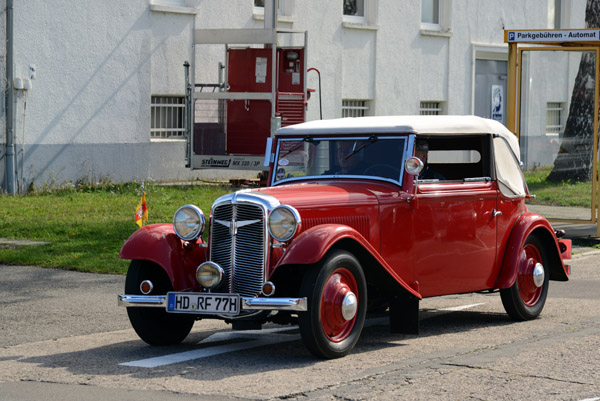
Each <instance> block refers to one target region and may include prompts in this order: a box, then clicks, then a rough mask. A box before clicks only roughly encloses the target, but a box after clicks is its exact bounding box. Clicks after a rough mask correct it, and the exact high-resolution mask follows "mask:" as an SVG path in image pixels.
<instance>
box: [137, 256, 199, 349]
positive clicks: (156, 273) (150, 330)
mask: <svg viewBox="0 0 600 401" xmlns="http://www.w3.org/2000/svg"><path fill="white" fill-rule="evenodd" d="M144 280H150V281H151V282H152V284H153V285H154V288H153V290H152V292H151V293H150V294H149V295H165V294H166V293H167V292H169V291H172V290H173V286H172V285H171V280H169V276H167V273H165V271H164V270H163V269H162V268H161V267H160V266H158V265H156V264H154V263H151V262H147V261H142V260H132V261H131V264H130V265H129V270H128V271H127V278H126V279H125V293H126V294H133V295H136V294H137V295H140V294H141V293H142V292H141V290H140V283H141V282H142V281H144ZM127 315H128V316H129V321H130V322H131V325H132V326H133V329H134V330H135V332H136V333H137V335H138V336H139V337H140V338H141V339H142V340H144V341H145V342H147V343H148V344H150V345H171V344H179V343H180V342H181V341H183V339H184V338H186V337H187V335H188V334H189V333H190V330H192V326H193V325H194V320H195V319H194V318H193V317H190V316H184V315H174V314H171V313H167V312H166V311H165V310H164V309H161V308H127Z"/></svg>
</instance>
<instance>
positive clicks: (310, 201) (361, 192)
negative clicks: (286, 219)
mask: <svg viewBox="0 0 600 401" xmlns="http://www.w3.org/2000/svg"><path fill="white" fill-rule="evenodd" d="M398 190H399V188H398V187H397V186H395V185H393V184H387V183H377V182H372V181H369V180H353V181H319V182H307V183H300V184H287V185H280V186H275V187H268V188H261V189H257V190H255V191H256V192H260V193H262V194H266V195H271V196H273V197H275V198H276V199H277V200H278V201H279V202H280V203H282V204H286V205H290V206H293V207H295V208H297V209H305V208H315V207H317V208H326V207H340V206H344V205H353V206H357V207H360V206H367V205H377V204H378V203H379V201H380V199H381V198H384V197H389V196H391V195H392V194H397V193H398Z"/></svg>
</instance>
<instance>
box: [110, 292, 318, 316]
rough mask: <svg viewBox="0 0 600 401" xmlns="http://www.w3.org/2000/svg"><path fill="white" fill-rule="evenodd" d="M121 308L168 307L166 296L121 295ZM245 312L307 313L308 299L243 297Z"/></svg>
mask: <svg viewBox="0 0 600 401" xmlns="http://www.w3.org/2000/svg"><path fill="white" fill-rule="evenodd" d="M118 301H119V306H125V307H138V308H139V307H143V308H165V309H166V307H167V296H166V295H126V294H120V295H119V300H118ZM241 301H242V308H241V309H242V310H243V311H255V310H280V311H294V312H306V311H307V302H306V298H249V297H241Z"/></svg>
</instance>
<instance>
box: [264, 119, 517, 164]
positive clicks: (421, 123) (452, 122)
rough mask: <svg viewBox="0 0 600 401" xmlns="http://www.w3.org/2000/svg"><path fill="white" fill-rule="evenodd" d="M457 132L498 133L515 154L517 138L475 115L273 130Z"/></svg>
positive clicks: (352, 121) (300, 132)
mask: <svg viewBox="0 0 600 401" xmlns="http://www.w3.org/2000/svg"><path fill="white" fill-rule="evenodd" d="M393 133H413V134H417V135H457V134H459V135H461V134H463V135H464V134H498V135H499V136H501V137H503V138H505V139H506V140H507V141H508V143H509V144H510V146H511V148H512V149H513V152H514V153H515V155H516V156H517V157H519V142H518V140H517V137H516V136H515V135H514V134H513V133H512V132H510V131H509V130H508V129H507V128H506V127H505V126H504V125H502V124H501V123H499V122H498V121H495V120H489V119H486V118H481V117H477V116H381V117H357V118H338V119H334V120H314V121H309V122H306V123H302V124H297V125H290V126H288V127H284V128H281V129H279V130H277V133H276V135H278V136H305V135H323V134H325V135H333V134H337V135H340V134H341V135H343V134H393Z"/></svg>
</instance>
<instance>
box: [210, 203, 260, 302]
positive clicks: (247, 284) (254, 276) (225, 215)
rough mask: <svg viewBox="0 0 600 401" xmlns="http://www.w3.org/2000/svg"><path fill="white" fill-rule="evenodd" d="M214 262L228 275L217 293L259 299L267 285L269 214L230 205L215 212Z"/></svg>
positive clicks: (250, 206) (255, 207) (248, 206)
mask: <svg viewBox="0 0 600 401" xmlns="http://www.w3.org/2000/svg"><path fill="white" fill-rule="evenodd" d="M211 227H212V228H211V236H210V259H211V260H212V261H213V262H215V263H217V264H218V265H220V266H221V267H222V268H223V270H224V271H225V277H224V279H223V283H222V284H221V285H220V286H219V287H218V288H217V289H216V290H215V292H232V293H237V294H240V295H242V296H249V297H252V296H256V295H258V294H259V293H260V291H261V289H262V285H263V283H264V274H265V273H264V271H265V264H266V261H265V240H266V238H265V235H266V226H265V214H264V212H263V209H262V208H261V207H260V206H258V205H254V204H249V203H237V204H236V203H226V204H222V205H218V206H216V207H214V208H213V211H212V225H211Z"/></svg>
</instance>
